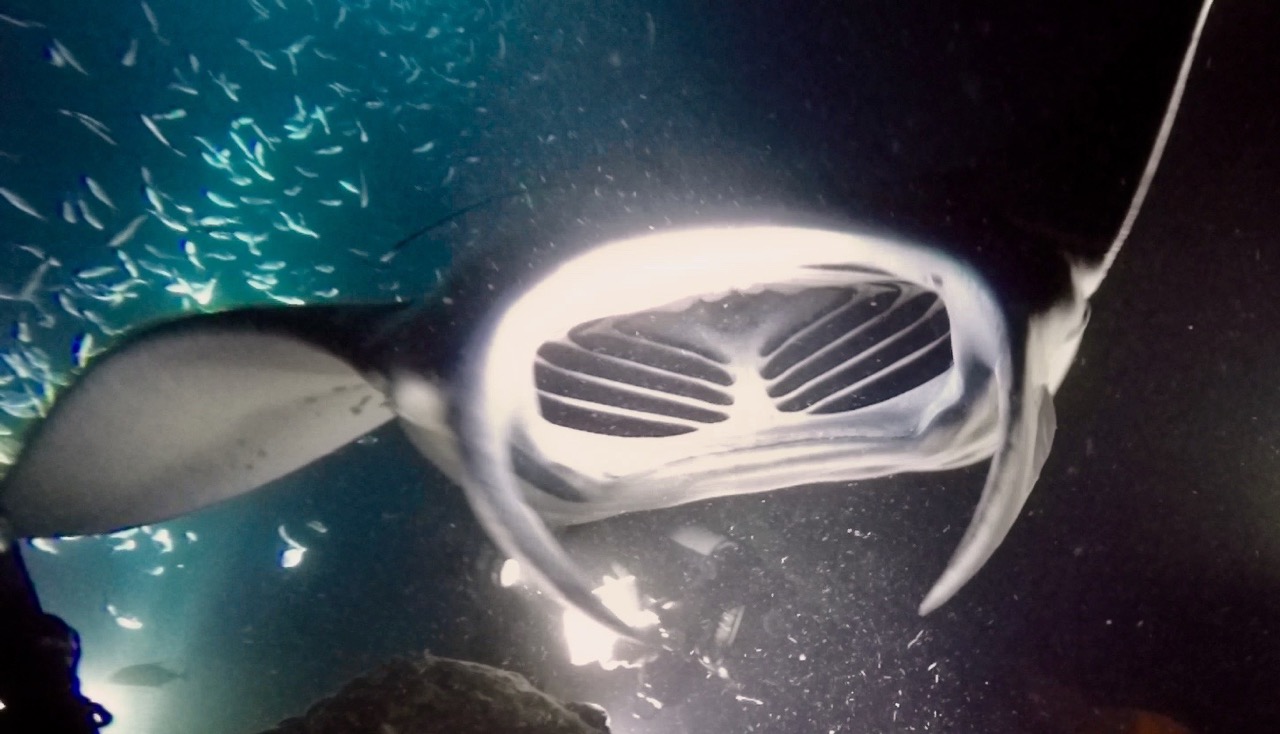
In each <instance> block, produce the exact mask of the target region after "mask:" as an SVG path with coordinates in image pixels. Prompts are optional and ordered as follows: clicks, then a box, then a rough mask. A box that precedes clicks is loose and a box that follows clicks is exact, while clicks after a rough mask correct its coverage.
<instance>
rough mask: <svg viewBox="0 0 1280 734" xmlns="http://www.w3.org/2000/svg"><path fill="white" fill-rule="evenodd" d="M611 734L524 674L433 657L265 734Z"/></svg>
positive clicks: (360, 683) (394, 664)
mask: <svg viewBox="0 0 1280 734" xmlns="http://www.w3.org/2000/svg"><path fill="white" fill-rule="evenodd" d="M355 732H361V733H363V732H378V734H410V733H412V734H432V733H433V732H448V733H449V734H493V733H494V732H524V733H526V734H608V732H609V727H608V725H607V716H606V714H605V713H604V710H603V709H600V708H598V707H596V706H593V705H591V704H581V703H563V702H561V701H559V700H557V699H555V698H552V697H551V696H548V695H547V694H545V693H543V692H542V691H539V690H538V689H537V688H534V687H533V684H531V683H530V682H529V681H528V679H526V678H525V677H524V676H522V675H520V674H519V673H512V672H510V671H507V670H502V669H500V668H494V667H490V666H488V665H483V664H481V663H473V662H468V661H465V660H451V659H449V658H438V657H435V656H432V655H423V656H422V657H420V658H416V659H410V658H395V659H392V660H391V661H389V662H387V663H385V664H383V665H381V666H379V667H378V668H376V669H374V670H373V671H372V672H370V673H367V674H365V675H362V676H359V677H357V678H355V679H354V680H352V681H351V682H349V683H347V684H346V685H345V686H343V687H342V689H341V690H340V691H338V692H337V693H336V694H334V695H333V696H331V697H329V698H326V699H323V700H321V701H318V702H317V703H315V704H314V705H313V706H312V707H311V708H310V710H308V711H307V713H306V714H305V715H303V716H301V717H294V718H290V719H286V720H284V721H282V722H281V723H280V724H279V725H278V726H276V728H274V729H271V730H269V731H267V732H263V734H354V733H355Z"/></svg>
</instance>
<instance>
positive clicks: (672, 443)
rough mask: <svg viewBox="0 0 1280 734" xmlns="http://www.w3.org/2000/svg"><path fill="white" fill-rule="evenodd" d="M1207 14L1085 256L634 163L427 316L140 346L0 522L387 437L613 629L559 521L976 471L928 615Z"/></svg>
mask: <svg viewBox="0 0 1280 734" xmlns="http://www.w3.org/2000/svg"><path fill="white" fill-rule="evenodd" d="M1207 12H1208V3H1206V4H1205V5H1204V7H1203V8H1202V9H1201V12H1200V15H1199V17H1198V19H1197V21H1196V24H1195V27H1194V30H1193V31H1192V41H1191V43H1190V44H1189V46H1187V47H1184V48H1183V49H1181V50H1180V53H1179V55H1178V56H1179V57H1180V58H1181V60H1182V63H1181V66H1180V67H1179V69H1178V70H1177V74H1176V80H1175V83H1174V93H1173V95H1172V100H1171V101H1170V100H1167V99H1166V100H1164V102H1167V105H1165V104H1163V103H1162V104H1161V105H1160V107H1162V108H1163V115H1162V116H1161V114H1159V112H1157V113H1156V114H1155V115H1152V116H1151V118H1152V119H1154V120H1155V122H1156V125H1157V127H1158V133H1157V135H1156V136H1155V137H1156V143H1155V146H1154V150H1153V151H1152V152H1151V153H1150V155H1149V156H1146V157H1145V158H1144V160H1145V164H1143V165H1142V166H1140V168H1141V170H1140V172H1139V173H1140V175H1131V176H1130V178H1129V180H1130V181H1131V182H1132V183H1131V184H1129V188H1128V196H1127V197H1126V198H1125V200H1124V204H1123V206H1122V207H1120V208H1121V210H1122V211H1121V212H1119V213H1118V214H1117V215H1116V216H1115V219H1114V220H1111V221H1113V222H1114V221H1117V220H1119V221H1121V224H1120V228H1119V234H1118V235H1117V236H1114V237H1113V238H1110V237H1109V238H1107V241H1106V242H1104V243H1103V246H1102V247H1101V248H1100V249H1098V248H1095V249H1094V251H1092V252H1084V253H1081V252H1073V251H1072V250H1071V248H1069V247H1068V246H1066V245H1065V244H1064V243H1063V242H1061V241H1059V238H1057V237H1055V236H1053V235H1046V234H1044V233H1043V232H1037V231H1036V229H1035V228H1034V227H1017V226H1012V225H1008V224H1007V223H1005V224H992V223H991V222H990V221H989V220H988V218H987V217H986V216H985V215H984V213H983V212H975V211H973V210H972V209H969V210H964V211H960V210H951V211H948V212H946V215H945V216H941V215H938V216H934V217H933V218H932V219H930V217H929V216H925V217H924V218H923V220H922V221H924V222H925V224H918V223H913V224H910V225H904V224H901V223H900V222H899V223H896V224H893V225H892V226H890V225H889V224H888V223H886V222H885V221H878V222H877V221H875V220H864V219H863V218H861V217H859V219H858V222H850V221H849V220H848V218H847V217H848V211H849V210H850V209H844V208H833V207H831V206H830V205H827V206H822V207H819V206H817V204H816V203H815V202H816V201H818V200H819V199H817V198H814V197H812V196H806V195H802V194H798V193H797V192H796V191H787V187H786V186H785V185H783V184H774V183H772V182H770V181H769V176H768V175H767V174H766V175H759V172H757V171H753V170H751V169H750V168H749V167H747V166H744V167H741V168H739V167H735V165H734V164H732V163H728V164H723V163H721V164H713V165H707V166H701V165H699V163H698V162H697V161H694V160H693V159H692V158H691V157H687V156H680V157H679V158H680V159H679V160H676V161H671V160H661V159H657V158H654V157H646V156H644V155H641V154H638V153H637V154H634V155H632V156H629V157H628V160H626V161H622V162H614V163H610V164H604V163H602V164H600V165H598V166H596V167H595V168H594V169H593V172H592V173H591V174H589V175H586V174H584V175H583V176H582V177H581V178H580V179H579V180H574V181H570V182H568V183H566V184H565V185H563V186H559V185H549V186H547V187H545V189H543V190H540V191H538V192H537V193H531V194H530V196H529V199H530V201H529V204H530V206H529V207H528V210H527V211H524V210H522V212H521V213H520V214H519V215H518V216H517V215H515V214H512V215H510V216H508V217H506V219H505V220H501V221H497V222H494V223H492V224H491V225H490V226H488V227H486V230H485V232H484V239H485V241H486V245H485V246H484V247H483V248H482V249H478V250H476V251H473V252H469V253H466V254H465V256H463V257H461V258H460V264H459V265H458V266H457V267H456V268H455V269H454V272H453V273H451V275H450V278H449V279H448V280H447V282H446V283H445V284H444V285H443V286H442V288H441V289H440V290H439V291H438V292H436V293H433V294H430V295H429V296H428V297H427V298H426V300H425V301H424V302H423V303H421V304H416V305H412V306H400V305H387V306H376V305H375V306H351V307H338V306H334V307H328V306H326V307H298V308H285V309H246V310H239V311H233V312H228V313H222V314H215V315H208V316H199V317H194V318H189V319H183V320H180V321H176V322H173V323H170V324H166V325H162V326H160V327H157V328H154V329H152V330H149V331H146V332H143V333H141V334H139V335H136V336H134V337H132V338H131V339H129V340H127V341H126V342H125V343H123V344H121V345H120V346H118V347H117V348H116V349H115V350H113V351H112V352H111V353H110V354H108V355H107V356H105V357H103V358H102V359H100V360H99V361H97V362H95V363H94V364H93V365H92V367H91V368H90V369H89V370H88V371H87V372H86V373H85V374H84V375H83V376H82V377H81V378H80V379H79V381H78V382H77V384H76V385H75V386H74V387H73V388H72V389H71V390H69V391H68V392H67V394H66V395H65V396H63V397H62V398H61V400H60V401H59V402H58V403H57V404H56V405H55V407H54V409H53V410H52V411H51V413H50V415H49V416H48V418H47V419H46V420H45V421H44V423H43V424H42V425H41V426H39V427H38V429H36V430H35V431H34V432H33V434H32V435H31V436H30V438H29V440H28V442H27V445H26V446H25V448H24V451H23V453H22V455H21V456H20V457H19V461H18V462H17V464H16V465H15V466H14V467H13V469H12V470H11V472H10V473H9V475H8V476H7V477H6V479H5V483H4V485H3V488H2V489H0V508H2V509H3V512H4V513H5V514H6V515H8V517H9V518H10V520H11V521H12V523H13V524H14V526H15V527H16V528H17V529H18V531H19V533H20V534H23V535H31V536H36V535H61V534H84V533H95V532H105V531H110V530H115V529H118V528H120V527H124V526H128V525H137V524H141V523H147V522H154V521H159V520H163V519H165V518H169V517H173V516H176V515H179V514H182V513H185V512H189V511H191V510H194V509H196V508H198V507H201V506H204V505H207V504H209V503H211V502H215V501H218V500H220V499H223V498H226V497H229V496H233V495H236V494H240V493H243V492H246V491H249V490H252V489H254V488H256V487H258V486H261V485H262V484H265V483H266V482H269V481H271V480H273V479H275V478H278V477H280V476H282V475H284V474H287V473H288V472H290V471H292V470H294V469H296V468H298V467H300V466H302V465H304V464H306V463H308V462H309V461H311V460H313V459H315V458H317V457H319V456H322V455H324V454H326V453H328V452H330V451H332V450H334V449H336V448H338V447H340V446H342V445H344V444H346V443H348V442H350V441H352V440H354V439H355V438H357V437H358V436H360V435H362V434H363V433H365V432H367V431H369V430H371V429H373V428H374V427H376V426H378V425H380V424H382V423H384V422H386V421H388V420H391V419H393V418H394V419H397V420H398V421H399V422H400V424H401V425H402V426H403V427H404V428H405V430H406V431H407V433H408V435H409V436H410V437H411V439H412V440H413V442H414V444H415V445H416V446H417V447H418V448H419V449H420V450H421V451H422V453H423V454H424V455H425V456H426V457H428V458H429V459H430V460H431V461H432V462H434V463H435V464H437V465H438V466H439V467H440V468H441V469H442V470H443V471H444V472H445V473H446V474H448V475H449V476H450V477H451V478H453V479H454V480H455V481H456V482H457V483H458V484H459V485H460V486H462V487H463V488H464V490H465V492H466V495H467V497H468V500H469V501H470V504H471V506H472V507H473V509H474V510H475V512H476V514H477V516H478V517H479V519H480V521H481V523H482V524H483V526H484V527H485V529H486V530H487V531H488V532H489V534H490V535H491V537H492V538H493V539H494V541H495V542H496V543H497V545H498V546H499V547H500V548H501V549H502V550H503V551H504V552H506V553H507V554H509V555H511V556H512V557H515V558H517V559H519V560H520V561H522V562H523V565H524V568H525V569H526V571H528V572H530V573H531V574H532V575H533V576H534V577H535V578H537V579H539V580H540V581H541V582H542V583H543V584H544V586H545V587H546V588H548V589H549V590H551V591H553V592H554V593H556V594H557V595H559V596H560V597H561V598H563V599H565V600H567V601H568V602H569V603H571V604H574V605H576V606H578V607H580V608H582V609H584V610H586V611H588V612H589V613H591V614H592V615H593V616H595V617H596V618H598V619H600V620H601V621H603V622H605V623H607V624H610V625H612V626H613V627H614V628H615V629H619V630H620V631H623V632H627V631H628V628H627V627H626V625H625V624H623V623H622V622H621V621H619V620H617V619H616V618H615V617H614V616H613V614H612V613H611V612H609V611H608V610H607V609H605V608H604V606H603V605H602V603H601V602H600V601H599V600H598V599H597V598H596V597H595V596H594V595H593V594H592V592H591V590H590V589H591V585H590V583H589V582H588V581H587V579H586V578H585V575H584V574H583V573H582V572H580V571H579V569H578V568H577V566H576V565H575V564H574V562H573V561H572V560H571V559H570V558H569V557H568V556H567V555H566V554H565V553H564V551H563V550H562V549H561V547H560V546H559V544H558V543H557V542H556V540H555V538H554V536H553V535H552V533H551V532H550V530H549V529H548V523H549V524H551V525H568V524H574V523H581V522H588V521H591V520H595V519H600V518H604V517H609V516H613V515H617V514H621V513H626V512H633V511H638V510H645V509H654V508H662V507H670V506H673V505H677V504H681V503H685V502H691V501H694V500H698V499H703V498H708V497H714V496H722V495H729V494H739V493H746V492H763V491H768V490H773V489H780V488H786V487H793V486H798V485H803V484H813V483H818V482H846V481H850V480H857V479H866V478H872V477H880V476H885V475H888V474H893V473H899V472H905V471H933V470H941V469H947V468H954V467H960V466H965V465H969V464H973V463H975V462H978V461H982V460H986V459H988V458H989V459H990V460H991V465H990V470H989V473H988V477H987V480H986V485H985V488H984V490H983V493H982V497H981V500H980V503H979V506H978V508H977V511H976V512H975V515H974V519H973V521H972V523H971V525H970V527H969V529H968V531H967V532H966V534H965V536H964V538H963V539H962V541H961V543H960V546H959V548H958V549H957V551H956V553H955V555H954V556H953V558H952V559H951V562H950V564H949V565H948V566H947V568H946V570H945V571H944V573H943V575H942V577H941V579H940V580H939V581H938V582H937V583H936V584H935V586H934V587H933V589H932V590H931V591H930V592H929V593H928V595H927V596H926V597H925V599H924V601H923V603H922V605H921V610H922V611H923V612H927V611H929V610H931V609H934V608H936V607H937V606H938V605H940V604H942V603H944V602H945V601H946V600H947V599H948V598H950V597H951V596H952V595H953V594H954V593H955V592H956V591H957V590H959V589H960V587H961V586H963V585H964V583H965V582H966V581H967V580H968V579H969V578H971V577H972V576H973V574H975V573H976V572H977V571H978V569H979V568H980V567H981V566H982V565H983V563H985V561H986V560H987V558H988V557H990V555H991V554H992V553H993V552H994V550H995V549H996V547H997V546H998V545H999V543H1000V542H1001V540H1002V539H1003V538H1004V536H1005V534H1006V533H1007V532H1008V530H1009V528H1010V527H1011V525H1012V523H1013V522H1014V520H1015V519H1016V517H1017V515H1018V513H1019V511H1020V510H1021V508H1022V505H1023V503H1024V501H1025V500H1026V497H1027V495H1028V494H1029V492H1030V491H1031V488H1032V486H1033V485H1034V483H1035V481H1036V479H1037V477H1038V475H1039V472H1040V469H1041V466H1042V465H1043V463H1044V460H1045V457H1046V456H1047V454H1048V451H1049V447H1050V444H1051V441H1052V437H1053V431H1054V426H1055V417H1054V412H1053V400H1052V398H1053V395H1054V393H1055V392H1056V391H1057V389H1058V387H1059V386H1060V385H1061V383H1062V381H1063V379H1064V377H1065V375H1066V372H1067V370H1068V368H1069V366H1070V364H1071V361H1072V359H1073V358H1074V355H1075V353H1076V350H1077V347H1078V346H1079V343H1080V338H1081V336H1082V333H1083V330H1084V326H1085V323H1086V321H1087V314H1088V298H1089V297H1090V296H1091V295H1092V294H1093V293H1094V291H1095V290H1096V289H1097V287H1098V286H1099V285H1100V283H1101V281H1102V278H1103V276H1104V275H1105V273H1106V271H1107V269H1108V268H1109V267H1110V265H1111V262H1112V261H1113V259H1114V257H1115V254H1116V252H1117V251H1118V249H1119V247H1120V245H1121V244H1122V243H1123V241H1124V239H1125V238H1126V237H1127V235H1128V231H1129V229H1130V228H1131V226H1132V224H1133V222H1134V219H1135V217H1136V216H1137V214H1138V211H1139V208H1140V206H1141V203H1142V199H1143V197H1144V196H1145V194H1146V191H1147V188H1148V187H1149V185H1150V183H1151V180H1152V177H1153V175H1154V173H1155V168H1156V164H1157V163H1158V161H1159V158H1160V154H1161V151H1162V150H1163V147H1164V143H1165V141H1166V140H1167V138H1168V135H1169V131H1170V129H1171V125H1172V122H1173V118H1174V113H1175V112H1176V110H1177V107H1178V104H1179V101H1180V99H1181V95H1182V90H1183V87H1184V85H1185V82H1186V79H1187V76H1188V74H1189V71H1190V68H1191V60H1192V59H1193V57H1194V50H1195V46H1196V42H1197V41H1198V38H1199V35H1200V30H1201V28H1202V26H1203V23H1204V20H1205V17H1206V15H1207ZM1147 119H1148V118H1146V117H1141V116H1139V121H1146V120H1147ZM1133 124H1137V123H1133ZM1146 130H1147V132H1146V140H1147V141H1148V144H1149V141H1150V126H1148V127H1146ZM1130 173H1132V172H1131V171H1130ZM1117 175H1118V176H1119V175H1121V174H1117ZM796 188H801V189H802V188H804V187H796ZM688 191H693V192H694V193H695V196H696V199H697V202H696V204H690V203H689V199H688V198H687V197H686V196H685V195H684V194H685V192H688ZM909 209H910V207H904V211H907V210H909ZM904 219H907V220H908V221H910V218H904ZM864 221H873V222H874V223H873V224H865V223H861V222H864ZM1113 233H1114V230H1113ZM1015 239H1016V240H1019V241H1020V243H1021V244H1019V245H1017V246H1011V245H1009V244H1008V243H1009V242H1010V241H1011V240H1015ZM1027 242H1030V243H1031V244H1029V245H1028V244H1026V243H1027Z"/></svg>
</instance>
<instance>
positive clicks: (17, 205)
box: [0, 186, 48, 222]
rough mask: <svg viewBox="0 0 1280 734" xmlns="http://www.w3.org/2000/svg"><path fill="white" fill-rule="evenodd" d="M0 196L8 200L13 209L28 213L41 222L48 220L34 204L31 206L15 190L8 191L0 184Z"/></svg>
mask: <svg viewBox="0 0 1280 734" xmlns="http://www.w3.org/2000/svg"><path fill="white" fill-rule="evenodd" d="M0 196H3V197H4V200H5V201H7V202H9V203H10V204H11V205H12V206H13V208H14V209H17V210H18V211H20V212H24V213H26V214H30V215H31V216H33V217H35V218H36V219H39V220H40V221H42V222H46V221H48V220H47V219H46V218H45V216H44V215H43V214H41V213H40V212H38V211H36V208H35V207H34V206H31V204H30V203H29V202H28V201H27V200H26V199H24V198H22V196H21V195H19V194H18V193H17V192H14V191H10V190H9V189H6V188H5V187H3V186H0Z"/></svg>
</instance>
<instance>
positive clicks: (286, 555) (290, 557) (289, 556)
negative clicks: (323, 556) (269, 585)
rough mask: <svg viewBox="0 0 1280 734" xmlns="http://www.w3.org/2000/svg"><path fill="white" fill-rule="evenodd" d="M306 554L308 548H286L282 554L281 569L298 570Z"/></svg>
mask: <svg viewBox="0 0 1280 734" xmlns="http://www.w3.org/2000/svg"><path fill="white" fill-rule="evenodd" d="M306 552H307V549H306V548H285V549H284V551H283V552H281V553H280V568H297V567H298V566H299V565H300V564H301V563H302V556H303V555H304V554H305V553H306Z"/></svg>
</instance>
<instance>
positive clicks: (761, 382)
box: [534, 280, 951, 437]
mask: <svg viewBox="0 0 1280 734" xmlns="http://www.w3.org/2000/svg"><path fill="white" fill-rule="evenodd" d="M948 336H949V327H948V320H947V313H946V310H945V309H944V308H943V306H942V303H941V302H940V301H939V300H938V298H937V296H936V295H935V294H933V293H931V292H929V291H925V290H922V289H920V288H918V287H916V286H914V285H912V284H910V283H901V282H898V283H895V282H891V281H887V280H886V281H883V282H869V283H863V284H859V285H856V286H849V287H843V288H831V287H828V288H814V289H811V290H804V291H799V292H788V291H787V290H786V289H785V288H783V287H781V286H779V287H777V288H768V289H765V290H762V291H758V292H755V293H731V294H726V295H723V296H721V297H719V298H714V299H702V300H698V301H696V302H695V303H693V304H691V305H689V306H688V307H686V308H685V309H684V310H682V311H678V312H663V311H650V312H645V313H640V314H630V315H626V316H621V317H614V318H605V319H599V320H596V321H593V322H589V323H585V324H580V325H579V326H576V327H574V328H573V329H571V330H570V331H569V334H568V335H567V336H566V337H565V338H563V339H558V340H555V341H548V342H546V343H544V344H543V345H542V346H541V347H539V348H538V361H537V363H536V364H535V366H534V375H535V381H536V385H537V389H538V398H539V407H540V408H541V412H542V416H543V417H544V418H545V419H546V420H548V421H550V422H551V423H554V424H556V425H559V426H564V427H566V428H572V429H576V430H579V431H587V432H591V433H597V434H603V435H608V436H617V437H659V436H683V435H688V434H692V433H696V432H698V431H700V430H705V431H720V432H733V431H734V430H735V428H739V429H740V428H743V427H745V428H746V429H748V430H754V429H758V428H759V427H760V426H762V425H764V424H772V423H793V424H798V423H799V422H800V421H799V420H797V419H798V418H800V417H801V416H802V415H804V414H808V415H830V414H836V413H850V412H853V411H856V410H858V409H860V408H864V407H866V406H869V405H874V404H877V403H882V402H884V401H886V400H889V399H892V398H894V397H896V396H897V395H900V394H902V393H905V392H907V391H908V390H911V389H912V388H915V387H918V386H920V385H922V384H924V383H926V382H928V381H929V380H931V379H934V378H936V377H938V376H939V375H942V374H943V373H945V372H946V370H947V369H948V368H949V367H950V366H951V343H950V340H949V338H948ZM788 414H797V415H796V416H794V417H792V416H789V415H788Z"/></svg>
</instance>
